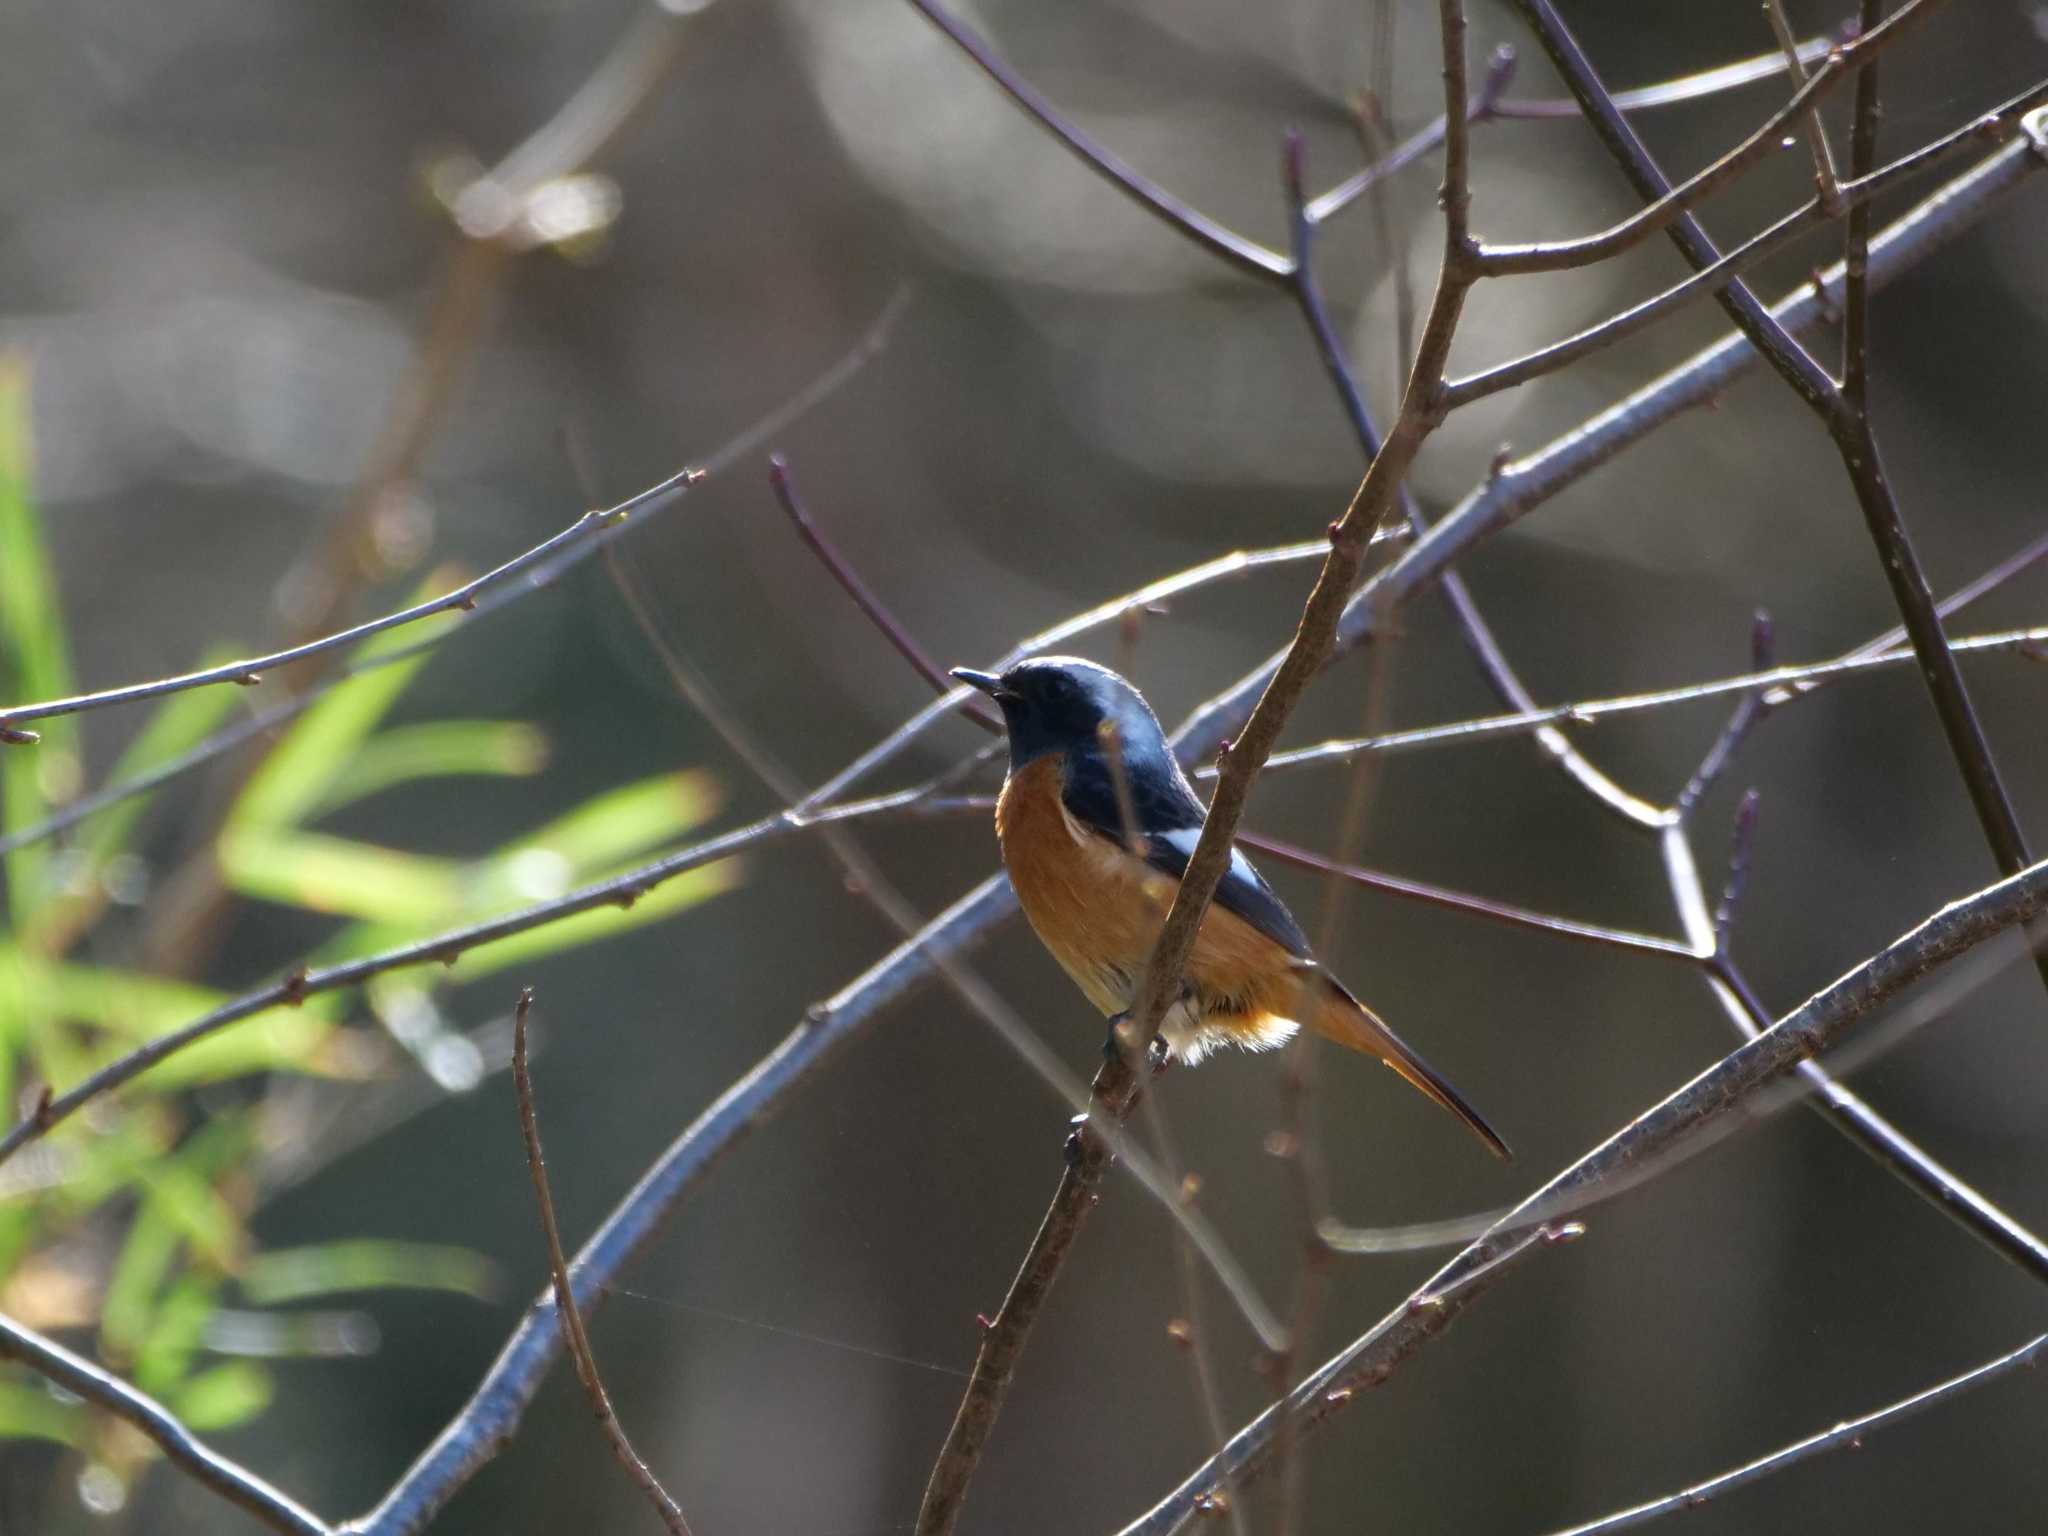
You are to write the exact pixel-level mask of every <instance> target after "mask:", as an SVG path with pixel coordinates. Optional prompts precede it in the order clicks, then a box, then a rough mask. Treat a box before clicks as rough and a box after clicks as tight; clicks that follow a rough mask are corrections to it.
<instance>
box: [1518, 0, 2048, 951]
mask: <svg viewBox="0 0 2048 1536" xmlns="http://www.w3.org/2000/svg"><path fill="white" fill-rule="evenodd" d="M1936 3H1938V0H1936ZM1514 4H1515V8H1516V10H1517V11H1519V12H1520V13H1521V14H1522V16H1523V17H1524V19H1525V20H1527V21H1528V23H1529V25H1530V26H1531V28H1532V29H1533V30H1534V31H1535V32H1536V35H1537V37H1538V39H1539V40H1540V41H1541V42H1542V44H1543V48H1544V51H1545V52H1546V53H1547V54H1548V55H1549V56H1550V59H1551V62H1552V63H1553V64H1555V65H1556V67H1557V70H1558V72H1559V74H1561V75H1562V76H1563V77H1564V79H1565V81H1566V83H1567V84H1568V85H1569V86H1570V88H1571V91H1572V94H1573V95H1574V96H1575V97H1577V98H1578V101H1579V104H1580V106H1581V107H1582V108H1583V109H1584V111H1585V114H1586V118H1587V120H1588V122H1590V123H1591V124H1592V126H1593V128H1594V130H1595V131H1596V132H1597V133H1598V135H1599V137H1600V139H1601V141H1602V142H1603V143H1604V144H1605V145H1606V146H1607V148H1608V150H1609V151H1610V152H1611V153H1612V154H1613V156H1614V158H1615V160H1616V162H1617V163H1618V164H1619V165H1620V167H1621V169H1622V171H1623V173H1624V174H1625V175H1626V176H1627V177H1628V179H1629V181H1630V183H1631V184H1632V185H1633V186H1634V187H1635V188H1636V191H1637V192H1638V194H1639V195H1640V196H1642V197H1643V198H1644V199H1646V200H1647V201H1650V202H1652V203H1653V204H1657V203H1661V202H1662V201H1664V200H1667V199H1668V198H1669V197H1670V195H1671V183H1670V182H1669V181H1668V180H1667V179H1666V178H1665V176H1664V174H1663V172H1662V171H1660V170H1659V169H1658V167H1657V164H1656V162H1655V160H1654V159H1652V158H1651V156H1650V153H1649V151H1648V149H1647V148H1645V147H1644V145H1643V142H1642V140H1641V139H1640V138H1639V137H1638V136H1637V134H1636V132H1635V130H1634V129H1633V128H1632V127H1631V126H1630V125H1629V123H1628V120H1627V119H1626V118H1625V117H1624V116H1623V115H1622V114H1621V113H1620V112H1618V111H1616V110H1615V109H1614V103H1613V100H1612V98H1611V97H1610V96H1609V95H1608V94H1607V91H1606V88H1605V87H1604V86H1603V85H1602V84H1601V83H1600V77H1599V75H1598V73H1597V71H1595V69H1594V68H1593V65H1592V62H1591V61H1590V60H1589V59H1588V58H1587V57H1586V54H1585V52H1584V50H1583V49H1582V48H1580V46H1579V44H1578V41H1577V39H1576V38H1574V37H1573V36H1572V34H1571V32H1570V30H1569V29H1568V28H1567V27H1566V26H1565V24H1564V22H1563V20H1562V19H1561V18H1560V17H1559V16H1558V14H1557V12H1556V9H1555V8H1554V6H1553V5H1552V3H1551V0H1514ZM1931 9H1932V4H1931V3H1930V0H1907V4H1906V5H1904V6H1903V7H1901V8H1900V9H1899V10H1897V11H1895V12H1893V13H1892V15H1891V16H1889V17H1888V18H1886V19H1885V20H1884V21H1883V22H1881V23H1880V24H1879V25H1878V26H1876V27H1875V28H1873V29H1872V30H1871V31H1869V32H1867V33H1865V34H1864V35H1863V36H1862V37H1861V38H1858V39H1857V40H1856V41H1855V42H1854V43H1851V44H1848V45H1846V46H1847V48H1857V47H1860V46H1862V45H1864V44H1865V43H1867V42H1868V41H1869V40H1871V39H1875V38H1878V37H1881V36H1884V35H1886V34H1887V33H1890V34H1891V35H1896V29H1897V28H1898V27H1899V26H1900V25H1901V24H1902V23H1904V22H1906V21H1907V20H1908V19H1909V18H1910V19H1919V18H1922V17H1924V16H1925V15H1927V14H1928V13H1929V11H1930V10H1931ZM1837 56H1839V55H1837ZM1866 61H1867V60H1866ZM1827 75H1828V69H1827V68H1826V67H1823V68H1822V69H1821V71H1820V72H1819V73H1817V74H1816V75H1815V76H1814V77H1813V79H1812V80H1810V81H1808V83H1807V85H1806V86H1805V87H1802V90H1801V94H1803V93H1804V92H1805V91H1807V90H1810V89H1811V88H1812V87H1813V86H1814V85H1815V84H1816V83H1818V82H1820V81H1821V80H1823V79H1825V78H1826V77H1827ZM1794 99H1795V100H1798V99H1799V98H1798V95H1795V97H1794ZM1872 99H1873V100H1874V93H1873V97H1872ZM1870 110H1874V107H1872V108H1871V109H1870ZM1872 131H1873V132H1874V130H1872ZM2037 131H2038V130H2036V129H2034V128H2033V127H2031V125H2030V126H2029V130H2028V133H2029V137H2030V138H2032V137H2033V136H2034V135H2035V133H2036V132H2037ZM1863 148H1864V150H1865V152H1866V153H1867V152H1868V151H1869V148H1870V146H1869V145H1868V144H1865V145H1864V146H1863ZM1670 233H1671V237H1672V240H1673V243H1674V244H1676V245H1677V247H1678V250H1679V253H1680V254H1681V255H1682V256H1684V257H1685V259H1686V260H1687V262H1689V263H1690V264H1691V265H1692V266H1693V267H1694V268H1695V269H1703V268H1706V267H1709V266H1712V265H1713V264H1714V263H1715V262H1717V261H1718V260H1720V259H1721V253H1720V252H1719V250H1718V249H1716V247H1715V246H1714V243H1713V241H1712V240H1710V239H1709V238H1708V237H1707V234H1706V232H1705V230H1703V229H1702V228H1701V227H1700V225H1699V223H1698V221H1697V220H1695V219H1693V218H1692V217H1691V216H1690V215H1689V214H1681V216H1680V217H1679V218H1678V219H1677V220H1676V221H1675V222H1673V223H1672V224H1671V225H1670ZM1858 291H1859V294H1864V293H1866V292H1867V290H1866V289H1864V288H1863V287H1862V285H1860V284H1859V290H1858ZM1718 297H1719V298H1720V301H1721V304H1722V306H1723V308H1725V309H1726V310H1727V311H1728V314H1729V317H1730V318H1731V319H1732V320H1734V322H1735V324H1736V326H1737V327H1738V328H1739V329H1741V330H1742V331H1743V333H1744V334H1745V335H1747V336H1748V337H1749V338H1750V340H1751V341H1752V342H1753V343H1754V344H1755V346H1756V347H1757V350H1758V351H1759V352H1760V353H1762V355H1763V356H1764V357H1765V358H1766V359H1767V360H1768V361H1769V362H1770V364H1771V366H1772V367H1773V368H1774V369H1775V370H1776V371H1777V372H1778V374H1779V376H1780V377H1782V378H1783V379H1784V380H1785V381H1786V383H1787V384H1789V385H1790V386H1791V387H1792V389H1793V391H1794V392H1795V393H1796V394H1798V395H1799V397H1800V398H1801V399H1802V400H1804V401H1806V403H1807V404H1808V406H1809V407H1811V408H1812V410H1813V411H1814V413H1815V414H1816V415H1817V416H1818V417H1819V418H1820V420H1821V422H1822V424H1823V425H1824V426H1825V427H1826V428H1827V431H1828V434H1829V436H1830V437H1831V438H1832V439H1833V440H1834V443H1835V446H1836V449H1837V451H1838V452H1839V453H1840V455H1841V459H1842V466H1843V469H1844V471H1845V472H1846V473H1847V475H1848V478H1849V483H1850V485H1851V487H1852V488H1853V489H1854V491H1855V493H1856V501H1857V505H1858V507H1859V508H1860V509H1861V511H1862V513H1863V518H1864V524H1865V527H1866V528H1867V530H1868V532H1869V534H1870V538H1871V542H1872V543H1873V544H1874V545H1875V546H1876V549H1877V552H1878V555H1879V564H1880V565H1881V566H1882V567H1883V570H1884V574H1885V580H1886V582H1887V584H1888V585H1889V586H1890V588H1891V593H1892V600H1893V602H1894V603H1895V604H1896V605H1897V607H1898V609H1899V615H1900V618H1901V619H1902V620H1903V621H1904V623H1905V627H1906V633H1907V635H1908V637H1909V638H1910V639H1911V641H1912V644H1913V652H1914V655H1915V656H1916V657H1917V658H1918V660H1919V664H1920V673H1921V677H1922V679H1923V680H1924V681H1925V682H1926V684H1927V689H1928V693H1929V695H1930V696H1931V698H1932V700H1933V703H1934V709H1935V714H1936V716H1937V718H1938V719H1939V720H1940V722H1941V727H1942V733H1943V735H1944V737H1945V738H1946V739H1947V741H1948V745H1949V751H1950V753H1951V755H1952V756H1953V757H1954V758H1955V761H1956V766H1957V769H1958V771H1959V772H1960V774H1961V776H1962V779H1963V783H1964V787H1965V788H1966V789H1967V790H1968V792H1969V796H1970V802H1971V805H1972V806H1973V807H1974V809H1975V810H1976V813H1977V819H1978V822H1979V823H1980V825H1982V827H1983V829H1984V835H1985V840H1986V841H1987V842H1988V843H1989V844H1990V845H1991V850H1992V853H1993V855H1994V856H1995V858H1996V859H1997V862H1998V865H1999V867H2000V868H2001V869H2003V870H2004V871H2005V872H2006V873H2007V874H2012V873H2015V872H2016V871H2018V870H2020V869H2023V868H2025V867H2027V865H2028V863H2029V861H2030V857H2031V856H2030V855H2029V853H2028V851H2027V843H2026V839H2025V837H2024V835H2023V834H2022V833H2021V831H2020V825H2019V819H2018V817H2017V816H2016V815H2015V814H2014V812H2013V808H2012V802H2011V800H2010V799H2009V798H2008V797H2007V795H2006V792H2005V787H2004V785H2003V783H2002V782H2001V780H2000V777H1999V773H1998V767H1997V763H1996V762H1995V760H1994V759H1993V757H1992V755H1991V746H1990V742H1989V741H1988V739H1987V738H1986V737H1985V734H1984V728H1983V725H1982V723H1981V722H1980V721H1979V720H1978V718H1977V713H1976V709H1975V707H1974V706H1973V705H1972V703H1971V702H1970V695H1969V690H1968V688H1967V686H1966V685H1965V684H1964V682H1963V675H1962V671H1961V669H1960V668H1959V667H1957V665H1956V659H1955V654H1954V652H1953V651H1952V650H1951V648H1950V646H1949V643H1948V638H1947V635H1946V633H1945V632H1944V630H1943V627H1942V622H1941V618H1940V615H1939V614H1937V613H1936V612H1935V606H1934V593H1933V589H1932V588H1931V587H1930V586H1929V584H1928V581H1927V575H1926V572H1925V571H1924V570H1923V569H1922V567H1921V564H1920V560H1919V556H1918V554H1917V553H1916V552H1915V550H1914V547H1913V542H1912V539H1911V537H1910V535H1909V534H1908V533H1907V531H1906V525H1905V521H1904V519H1903V517H1902V516H1901V514H1900V511H1899V504H1898V499H1897V497H1896V496H1895V495H1894V494H1893V491H1892V487H1891V482H1890V480H1889V478H1888V477H1887V476H1886V474H1885V470H1884V463H1883V457H1882V454H1881V453H1880V450H1879V447H1878V443H1877V438H1876V435H1875V433H1874V432H1873V431H1872V428H1871V423H1870V415H1869V412H1868V410H1867V409H1863V408H1859V406H1858V405H1857V404H1855V403H1852V402H1851V401H1850V400H1849V399H1848V398H1847V397H1846V396H1845V395H1844V394H1843V392H1842V388H1841V386H1840V385H1839V384H1838V383H1837V382H1836V381H1835V379H1834V378H1833V376H1832V375H1830V374H1829V373H1828V372H1827V370H1826V369H1824V368H1822V367H1821V366H1820V365H1819V364H1818V363H1817V362H1815V361H1814V359H1813V358H1812V357H1811V356H1810V355H1809V354H1808V353H1807V352H1806V351H1805V350H1804V349H1803V348H1802V347H1800V345H1799V344H1798V343H1797V342H1796V341H1794V340H1793V339H1792V336H1791V334H1790V332H1789V331H1788V330H1787V329H1786V328H1785V327H1784V326H1783V325H1781V324H1780V323H1779V322H1778V321H1777V319H1775V318H1774V317H1773V316H1772V315H1771V314H1770V313H1769V311H1767V310H1765V309H1764V307H1763V306H1762V305H1761V304H1760V303H1758V302H1757V300H1756V297H1755V295H1754V294H1752V293H1751V292H1750V291H1749V288H1748V287H1747V285H1746V284H1744V283H1742V282H1741V281H1740V280H1739V279H1738V280H1736V281H1734V282H1732V283H1730V284H1728V285H1727V286H1726V287H1724V288H1722V289H1720V290H1719V294H1718ZM1858 334H1859V335H1866V334H1867V326H1865V325H1864V324H1863V323H1862V322H1859V332H1858ZM2035 965H2036V969H2037V970H2038V971H2039V972H2040V975H2041V980H2042V984H2043V985H2044V986H2048V954H2037V955H2036V957H2035Z"/></svg>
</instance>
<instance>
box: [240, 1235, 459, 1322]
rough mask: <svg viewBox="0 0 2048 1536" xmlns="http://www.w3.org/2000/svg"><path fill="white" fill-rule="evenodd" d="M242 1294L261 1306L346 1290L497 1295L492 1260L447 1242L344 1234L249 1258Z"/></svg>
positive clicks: (303, 1299) (241, 1278) (241, 1280)
mask: <svg viewBox="0 0 2048 1536" xmlns="http://www.w3.org/2000/svg"><path fill="white" fill-rule="evenodd" d="M240 1284H241V1290H242V1294H243V1295H244V1296H245V1297H247V1298H248V1300H249V1301H250V1302H252V1303H254V1304H255V1305H258V1306H275V1305H278V1304H279V1303H282V1302H290V1301H306V1300H309V1299H311V1298H313V1297H317V1296H333V1295H335V1294H337V1293H339V1292H347V1291H384V1290H413V1291H453V1292H455V1293H457V1294H458V1295H463V1296H473V1297H475V1298H476V1299H477V1300H479V1301H492V1300H495V1299H496V1298H497V1296H498V1294H499V1284H498V1272H497V1268H496V1266H494V1265H493V1264H492V1263H491V1261H490V1260H489V1259H487V1258H485V1257H484V1256H483V1255H481V1254H478V1253H472V1252H471V1251H470V1250H469V1249H467V1248H454V1247H450V1246H448V1245H446V1244H443V1243H403V1242H396V1241H391V1240H387V1239H384V1238H374V1237H361V1238H345V1239H342V1240H340V1241H337V1242H331V1243H314V1244H311V1245H309V1246H307V1247H304V1248H280V1249H276V1250H274V1251H272V1252H270V1253H261V1254H258V1255H256V1257H254V1258H252V1259H251V1260H249V1262H248V1263H247V1264H246V1265H245V1266H244V1267H243V1269H242V1273H241V1276H240Z"/></svg>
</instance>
